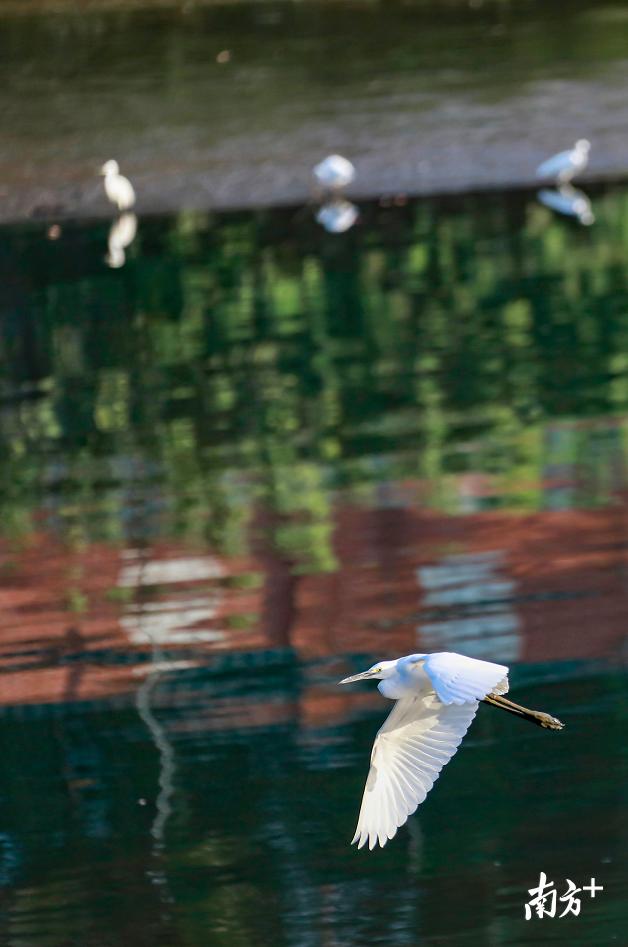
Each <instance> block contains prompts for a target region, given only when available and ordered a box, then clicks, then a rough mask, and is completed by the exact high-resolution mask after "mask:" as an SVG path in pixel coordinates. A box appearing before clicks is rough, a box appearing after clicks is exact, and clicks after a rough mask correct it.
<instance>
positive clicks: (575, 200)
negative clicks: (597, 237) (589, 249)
mask: <svg viewBox="0 0 628 947" xmlns="http://www.w3.org/2000/svg"><path fill="white" fill-rule="evenodd" d="M536 196H537V198H538V199H539V201H540V202H541V204H544V205H545V206H546V207H549V208H550V209H551V210H555V211H556V212H557V213H558V214H566V215H567V217H576V218H577V219H578V220H579V221H580V223H581V224H583V225H584V226H585V227H589V226H590V225H591V224H593V223H595V215H594V213H593V211H592V210H591V201H590V200H589V198H588V197H587V195H586V194H585V193H584V191H581V190H580V188H577V187H573V185H572V184H561V186H560V187H558V188H550V187H544V188H542V189H541V190H540V191H539V192H538V194H537V195H536Z"/></svg>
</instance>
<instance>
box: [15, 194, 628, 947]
mask: <svg viewBox="0 0 628 947" xmlns="http://www.w3.org/2000/svg"><path fill="white" fill-rule="evenodd" d="M592 198H593V205H594V210H595V214H596V218H597V221H596V224H595V225H594V226H593V227H591V228H582V227H579V226H578V225H577V224H576V223H575V222H572V221H568V220H562V219H558V218H554V217H552V215H551V213H550V211H548V210H547V209H546V208H543V207H541V206H539V205H538V204H537V203H536V201H535V199H534V195H533V194H530V193H526V192H521V193H517V194H499V193H496V194H492V195H490V196H486V195H484V196H474V195H470V196H468V197H465V198H464V199H457V200H456V201H455V202H454V201H452V200H429V201H427V200H424V201H420V202H416V201H410V202H406V203H404V204H403V206H382V205H381V204H379V203H366V204H364V205H362V206H361V208H360V211H361V216H360V221H359V223H358V225H356V227H355V228H353V230H351V231H350V232H349V233H348V234H346V235H344V236H343V237H337V236H332V235H328V234H325V233H324V232H323V231H322V230H321V229H320V228H319V227H318V226H317V225H316V223H315V221H314V219H313V213H312V209H311V208H309V207H302V206H299V207H291V208H285V209H282V210H275V211H260V212H255V213H239V214H215V215H205V214H185V213H184V214H179V215H177V216H176V217H165V218H147V219H142V220H140V227H139V232H138V237H137V239H136V241H135V242H134V243H133V245H132V246H131V247H130V249H129V251H128V255H127V261H126V265H125V266H124V267H123V268H122V269H118V270H111V269H109V268H108V267H107V266H106V264H105V262H104V259H103V257H104V255H105V252H106V243H107V226H106V225H105V224H101V223H88V224H77V223H73V224H69V225H67V226H64V227H63V228H62V232H61V234H57V233H56V232H55V233H53V234H52V235H53V236H55V237H56V239H47V233H48V236H50V232H49V231H47V225H39V224H31V225H28V226H21V227H12V228H4V229H3V231H2V234H1V235H0V236H1V241H0V248H1V249H0V287H1V288H0V331H1V342H0V344H1V346H2V348H1V360H0V371H1V375H0V398H1V406H2V410H1V413H0V453H1V458H2V463H1V466H0V523H1V524H2V525H1V530H0V534H1V535H0V550H1V553H2V559H1V564H0V568H1V572H0V603H1V607H2V636H1V639H0V662H1V667H2V672H3V673H2V688H1V689H0V702H1V707H2V712H1V714H0V745H1V748H2V756H3V760H4V774H5V775H4V777H3V780H2V783H1V784H0V878H1V879H2V882H3V884H4V915H3V920H2V927H3V935H2V936H3V941H4V942H6V943H7V944H9V945H11V947H27V945H28V947H31V945H37V947H39V945H42V947H43V945H45V947H48V945H50V947H60V945H63V947H66V945H81V947H109V945H113V944H117V945H120V944H123V945H127V944H128V945H129V947H131V945H144V944H146V945H155V947H177V945H185V947H197V945H199V947H200V945H210V944H211V945H214V944H215V945H236V944H243V945H244V944H247V945H249V944H259V945H260V947H261V945H268V944H279V945H284V944H285V945H290V947H292V945H295V947H297V945H299V947H300V945H310V944H312V945H318V944H343V945H346V944H355V945H362V944H366V943H368V944H381V945H393V944H395V945H397V944H409V945H410V944H412V945H414V944H417V943H426V944H434V945H436V944H438V945H442V944H447V945H452V947H458V945H467V944H469V945H477V944H480V943H491V944H496V945H513V944H516V945H524V944H533V943H534V944H538V943H540V942H542V943H548V944H551V943H557V944H569V945H572V944H596V945H598V944H606V943H614V942H618V943H623V942H624V940H625V931H626V925H627V924H628V909H627V905H626V896H625V891H626V884H627V882H628V877H627V872H626V861H625V849H626V840H627V835H628V832H627V830H628V825H627V822H626V775H627V773H626V770H627V761H626V751H625V739H624V734H625V728H626V714H627V703H626V688H625V654H626V651H625V647H626V644H625V642H626V631H625V629H626V617H627V596H626V542H627V539H628V536H627V527H626V523H627V520H626V506H625V502H626V501H625V497H626V437H627V434H628V410H627V407H628V361H627V357H626V351H627V348H626V343H627V341H628V307H627V303H628V275H627V270H626V264H625V261H626V259H627V254H628V231H627V229H626V225H625V221H626V219H628V218H627V216H626V215H627V211H628V192H627V191H626V190H625V189H624V188H614V189H607V190H603V189H598V190H596V191H593V192H592ZM445 649H454V650H459V651H462V652H464V653H468V654H472V655H476V656H478V657H490V658H492V659H494V660H500V661H503V662H505V663H508V664H510V665H511V666H512V668H513V670H512V684H513V690H514V691H515V699H517V698H518V699H519V700H521V701H522V702H523V703H527V704H528V705H531V706H538V707H540V708H542V709H546V710H548V711H550V712H552V713H554V714H556V715H558V716H559V717H561V718H562V719H564V721H565V722H566V724H567V727H566V729H565V731H564V732H563V733H561V734H553V733H546V732H544V731H541V730H538V731H537V730H536V728H532V727H528V726H525V725H524V724H522V723H520V722H519V721H517V720H514V719H512V718H510V717H506V715H503V719H502V715H499V714H498V713H497V712H494V711H492V709H490V708H488V707H482V708H480V712H479V714H478V718H477V720H476V721H475V722H474V724H473V727H472V729H471V732H470V734H469V736H468V738H467V739H466V740H465V742H464V744H463V747H462V749H461V750H460V751H459V753H458V754H457V755H456V757H455V758H454V760H453V761H452V762H451V763H450V764H449V765H448V766H447V768H446V770H445V771H444V772H443V774H442V776H441V777H440V779H439V781H438V782H437V784H436V786H435V788H434V790H433V792H432V793H431V794H430V796H429V797H428V799H427V800H426V802H425V803H424V805H423V806H422V807H421V808H420V810H419V813H418V814H417V816H416V817H414V818H413V819H411V821H410V823H409V825H408V826H407V827H406V828H404V829H402V830H401V831H400V832H399V834H398V837H397V838H396V839H395V840H394V841H393V842H392V843H391V844H390V845H388V846H387V848H386V849H385V850H384V851H383V852H380V851H377V852H373V853H368V852H359V853H358V852H356V851H355V849H351V848H350V847H349V844H348V842H349V839H350V838H351V835H352V833H353V829H354V825H355V820H356V817H357V811H358V806H359V799H360V794H361V791H362V786H363V780H364V777H365V773H366V768H367V762H368V754H369V750H370V745H371V742H372V739H373V736H374V733H375V731H376V730H377V727H378V726H379V725H380V722H381V720H382V717H383V715H384V713H385V711H386V709H387V708H386V707H385V706H384V701H383V699H381V698H380V697H379V696H378V695H377V694H376V693H374V692H373V691H372V690H371V689H369V688H367V687H366V686H364V687H355V688H352V689H350V688H343V689H340V688H338V687H337V686H336V683H335V682H336V681H337V680H338V679H339V678H340V677H342V676H345V675H346V674H347V673H349V672H350V670H352V669H355V670H358V669H360V668H362V667H366V666H368V664H370V663H371V661H372V660H373V659H375V658H376V657H378V656H382V657H383V656H388V655H395V654H403V653H408V652H411V651H415V650H419V651H423V650H425V651H429V650H445ZM542 870H543V871H546V872H547V874H548V875H549V877H550V878H551V879H553V880H554V882H555V884H556V887H557V888H558V889H559V892H560V893H561V894H562V893H563V892H564V891H565V889H566V887H567V884H566V879H567V878H571V879H573V880H574V882H575V883H576V884H577V885H579V886H580V885H582V884H589V881H590V879H591V877H595V878H596V879H597V882H598V884H602V885H603V886H604V891H603V892H602V893H601V894H598V896H597V897H596V898H595V900H591V898H590V897H588V896H584V897H583V901H582V910H581V914H580V916H579V917H577V918H576V917H566V918H554V919H551V918H544V919H542V920H539V919H534V920H533V921H525V920H524V915H523V906H524V903H525V901H526V900H527V898H528V895H527V889H528V888H531V887H532V886H533V885H535V884H537V883H538V876H539V872H540V871H542Z"/></svg>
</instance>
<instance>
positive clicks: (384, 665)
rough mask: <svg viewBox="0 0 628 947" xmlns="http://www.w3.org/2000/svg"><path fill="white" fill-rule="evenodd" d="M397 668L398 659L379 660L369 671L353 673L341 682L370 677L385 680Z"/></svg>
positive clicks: (350, 682)
mask: <svg viewBox="0 0 628 947" xmlns="http://www.w3.org/2000/svg"><path fill="white" fill-rule="evenodd" d="M396 670H397V661H378V663H377V664H374V665H373V667H370V668H369V669H368V671H362V672H361V673H360V674H352V675H351V677H345V678H343V680H342V681H338V683H339V684H353V682H354V681H368V680H369V679H370V678H375V679H376V680H380V681H383V680H385V679H386V678H387V677H392V675H393V674H394V673H395V671H396Z"/></svg>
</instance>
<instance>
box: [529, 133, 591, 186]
mask: <svg viewBox="0 0 628 947" xmlns="http://www.w3.org/2000/svg"><path fill="white" fill-rule="evenodd" d="M590 150H591V142H589V141H587V139H586V138H581V139H580V140H579V141H577V142H576V143H575V145H574V146H573V148H570V149H569V151H560V152H559V153H558V154H557V155H552V157H551V158H548V159H547V161H544V162H543V163H542V164H540V165H539V166H538V168H537V169H536V176H537V177H538V178H555V179H556V181H558V183H559V184H567V183H568V182H569V181H571V179H572V178H574V177H575V176H576V174H580V172H581V171H584V169H585V168H586V166H587V165H588V163H589V151H590Z"/></svg>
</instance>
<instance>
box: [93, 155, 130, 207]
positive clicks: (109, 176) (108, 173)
mask: <svg viewBox="0 0 628 947" xmlns="http://www.w3.org/2000/svg"><path fill="white" fill-rule="evenodd" d="M100 173H101V174H102V175H103V176H104V178H105V181H104V184H105V194H106V195H107V197H108V198H109V200H110V201H111V203H112V204H115V205H116V207H117V208H118V210H128V209H129V207H133V205H134V204H135V191H134V190H133V185H132V184H131V182H130V181H129V179H128V178H125V177H124V175H123V174H120V167H119V165H118V162H117V161H105V163H104V164H103V166H102V168H101V169H100Z"/></svg>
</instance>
